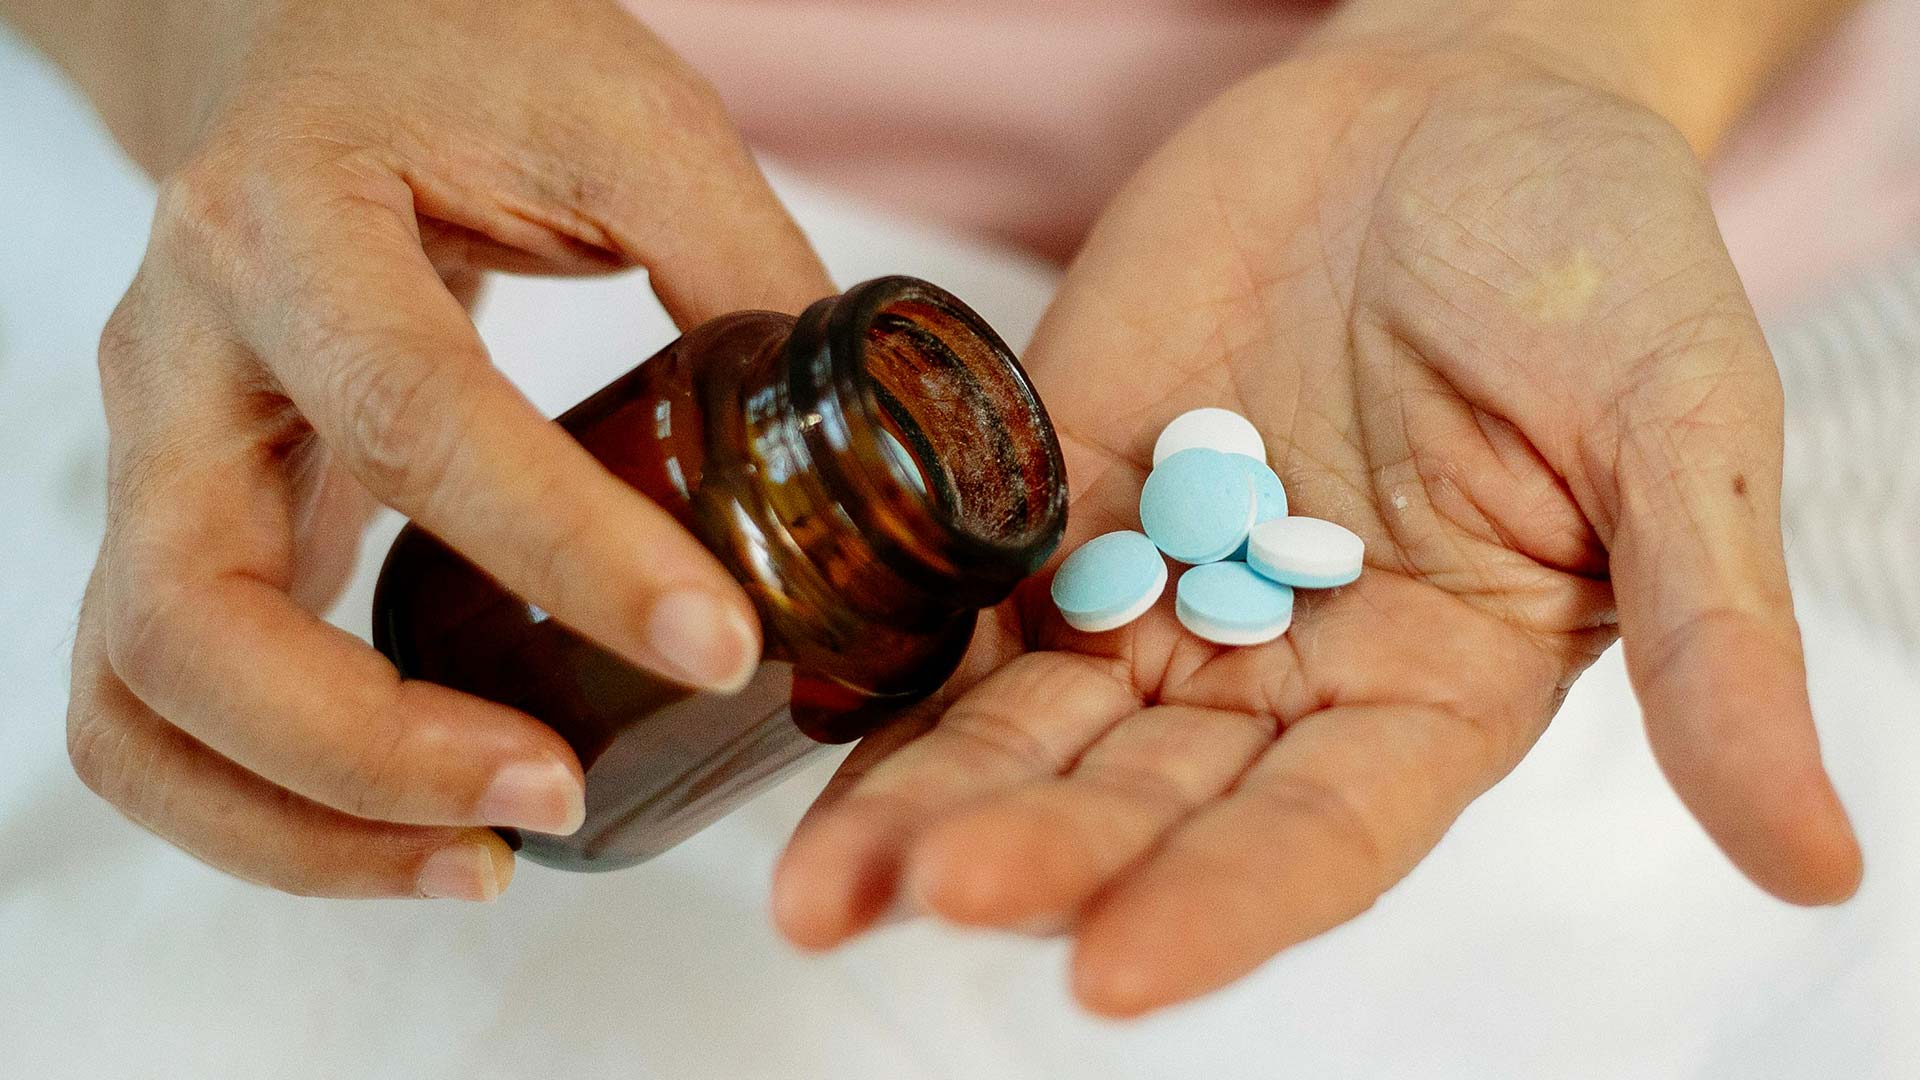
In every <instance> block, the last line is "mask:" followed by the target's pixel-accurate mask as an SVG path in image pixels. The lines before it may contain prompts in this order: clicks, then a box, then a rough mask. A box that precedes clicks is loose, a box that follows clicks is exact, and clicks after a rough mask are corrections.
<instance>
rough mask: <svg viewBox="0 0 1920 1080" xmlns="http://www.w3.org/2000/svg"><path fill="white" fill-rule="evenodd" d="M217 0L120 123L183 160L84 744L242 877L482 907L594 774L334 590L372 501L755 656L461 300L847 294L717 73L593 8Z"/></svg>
mask: <svg viewBox="0 0 1920 1080" xmlns="http://www.w3.org/2000/svg"><path fill="white" fill-rule="evenodd" d="M180 7H182V6H181V5H173V6H167V7H165V8H164V10H168V11H171V10H174V9H176V8H180ZM186 7H191V5H188V6H186ZM201 7H203V8H206V9H208V11H209V12H212V13H213V14H217V15H218V16H219V17H209V18H206V19H205V20H203V21H201V22H199V23H195V24H192V25H181V26H177V27H174V28H173V29H172V31H171V33H172V36H171V37H168V38H164V39H158V40H155V41H152V42H150V43H149V44H148V47H147V54H149V56H148V58H149V59H150V61H151V62H152V64H154V65H155V66H156V67H158V68H161V69H164V70H165V71H167V72H174V73H178V72H190V73H192V77H191V78H188V79H185V80H184V81H181V80H168V79H155V80H150V82H151V84H152V85H155V86H166V87H170V88H171V89H172V91H173V92H174V93H173V96H171V97H169V96H165V95H161V96H156V97H154V98H153V99H152V100H148V101H145V102H144V108H145V109H146V112H144V113H139V114H128V113H126V112H121V113H118V114H115V113H112V112H111V111H110V114H109V115H110V119H111V120H112V121H113V123H114V127H115V128H116V130H117V131H119V132H121V133H122V135H123V137H124V138H126V139H127V142H128V145H129V147H130V149H132V150H133V151H134V153H135V154H136V156H138V157H140V158H141V159H142V161H143V162H144V163H145V164H147V165H148V166H149V167H151V168H153V169H154V170H155V171H156V172H160V173H163V174H165V178H164V180H163V183H162V192H161V197H160V203H159V211H158V215H157V218H156V220H155V223H154V227H153V235H152V240H151V244H150V247H149V249H148V252H147V256H146V259H145V262H144V264H143V265H142V267H141V269H140V272H139V275H138V277H137V279H136V280H135V281H134V283H133V285H132V287H131V289H130V290H129V292H128V293H127V296H126V299H125V300H124V301H123V302H122V304H121V305H120V307H119V309H118V310H117V311H116V312H115V314H114V316H113V318H112V320H111V322H110V324H109V326H108V327H107V331H106V334H105V337H104V340H103V342H102V346H101V351H100V366H101V377H102V384H103V390H104V394H105V399H106V410H107V418H108V424H109V428H110V430H111V455H110V464H109V471H110V479H111V493H110V500H109V524H108V531H107V537H106V541H105V543H104V546H103V547H102V550H101V554H100V560H99V564H98V566H97V568H96V570H95V572H94V575H93V580H92V583H91V586H90V588H89V589H88V592H87V599H86V603H85V607H84V610H83V612H82V615H81V620H80V628H79V631H78V636H77V641H76V649H75V657H74V680H73V682H74V688H73V698H72V707H71V711H70V715H69V722H68V731H69V746H70V750H71V753H72V757H73V761H74V765H75V767H76V768H77V770H78V772H79V774H80V775H81V777H82V778H83V779H85V781H86V782H87V783H88V785H89V786H91V787H92V788H94V789H95V790H96V791H98V792H100V793H101V794H102V795H104V796H105V797H106V798H107V799H108V800H110V801H111V802H113V803H115V804H116V805H117V806H119V807H120V809H121V810H123V811H124V812H126V813H127V814H128V815H129V816H130V817H132V818H133V819H134V820H136V821H138V822H140V823H141V824H143V825H146V826H147V827H149V828H151V829H152V830H154V831H155V832H157V833H159V834H160V835H161V836H163V837H165V838H167V839H169V840H171V841H173V842H174V843H176V844H178V845H180V846H181V847H183V848H185V849H187V850H188V851H190V852H192V853H193V854H195V855H198V856H199V857H201V858H202V859H205V860H206V861H208V862H211V863H213V864H214V865H216V866H219V867H222V868H224V869H226V870H229V871H231V872H233V873H235V874H238V875H240V876H243V877H246V878H250V879H253V880H256V881H259V882H264V883H266V884H269V885H272V886H276V887H278V888H282V889H286V890H290V891H294V892H299V893H312V894H323V895H334V896H416V895H428V896H448V897H461V898H468V899H485V898H490V897H492V896H493V895H495V894H497V893H498V891H499V889H500V888H502V887H503V886H504V885H505V883H506V880H507V878H508V877H509V876H510V874H511V867H512V857H511V855H510V853H509V852H508V851H507V849H506V847H505V845H504V843H503V842H502V841H501V840H500V839H499V837H497V836H496V835H494V834H493V833H492V832H491V831H490V830H488V829H486V828H483V827H482V826H488V825H501V826H517V827H524V828H530V829H535V830H539V831H545V832H567V831H570V830H571V829H573V828H575V827H577V826H578V824H579V822H580V819H581V814H582V791H581V776H580V767H579V764H578V762H577V761H576V760H575V758H574V755H573V754H572V752H571V750H570V749H569V748H568V746H567V744H566V743H565V742H564V741H563V740H562V739H561V738H560V737H559V736H558V735H556V734H555V733H554V732H553V731H551V730H550V729H548V728H546V727H545V726H543V725H541V724H539V723H537V722H536V721H534V720H533V719H531V718H529V717H527V716H525V715H523V714H521V713H518V712H516V711H514V710H512V709H508V708H505V707H502V706H498V705H494V704H490V703H487V702H483V701H480V700H477V699H474V698H470V697H467V696H464V695H462V694H458V693H455V692H453V691H451V690H446V689H443V688H439V687H434V686H429V685H425V684H420V683H412V682H404V683H403V682H402V681H401V680H400V679H399V677H398V676H397V675H396V673H395V671H394V669H393V667H392V666H391V665H389V664H388V663H387V662H386V661H385V660H384V659H383V658H381V657H380V656H379V655H378V654H377V653H375V652H374V651H373V650H372V649H370V648H369V647H367V646H366V645H365V644H363V643H361V642H359V641H358V640H356V639H354V638H353V637H352V636H351V635H348V634H346V633H344V632H342V631H339V630H336V629H334V628H333V627H330V626H329V625H327V624H326V623H324V622H322V621H321V620H320V618H319V617H318V616H317V615H316V614H315V612H316V611H317V610H319V609H320V608H321V607H323V606H324V605H325V604H326V602H327V601H328V598H329V597H331V596H332V595H333V594H334V593H335V592H336V591H337V589H338V587H339V585H340V584H341V582H342V581H343V579H344V576H345V574H346V571H347V570H348V569H349V567H350V565H351V562H352V558H353V555H354V551H355V549H356V547H357V545H358V540H359V536H360V531H361V528H362V526H363V525H364V523H365V520H366V515H367V513H368V511H369V510H370V508H371V506H372V505H373V500H375V499H377V500H379V501H382V502H385V503H386V504H387V505H389V506H392V507H395V508H396V509H398V510H400V511H402V512H403V513H405V514H407V515H408V516H409V517H411V518H413V519H414V520H415V521H417V522H419V523H420V524H422V525H423V526H424V527H426V528H427V529H429V530H431V531H432V532H434V533H435V534H437V535H438V536H440V537H441V538H442V539H444V540H445V541H447V542H448V543H449V544H451V545H452V546H453V547H455V548H457V549H459V550H460V551H461V552H463V553H464V554H466V555H467V556H468V557H469V558H471V559H472V560H473V561H475V562H476V563H478V564H479V565H480V566H481V567H482V568H484V569H485V570H487V571H488V572H489V573H491V574H492V575H493V576H494V577H496V578H497V579H498V580H500V581H501V582H502V583H504V584H505V585H506V586H507V587H509V588H511V589H512V590H514V591H515V592H516V593H518V594H520V595H522V596H525V597H527V598H528V599H529V600H530V601H532V602H534V603H537V604H539V605H540V606H541V607H543V608H546V609H547V610H549V611H551V612H553V613H554V615H555V616H556V617H558V618H560V619H562V620H564V621H566V622H567V623H569V624H571V625H572V626H574V627H575V628H576V629H579V630H581V631H582V632H584V633H586V634H587V635H589V636H591V637H593V638H595V639H597V640H598V641H600V642H601V643H603V644H605V645H607V646H608V647H610V648H612V649H614V650H616V651H618V652H619V653H621V654H622V655H624V656H626V657H627V658H629V659H630V660H632V661H633V662H635V663H637V664H640V665H642V666H645V667H648V668H651V669H653V670H656V671H659V672H662V673H664V674H666V675H668V676H670V677H673V678H676V679H679V680H682V681H684V682H687V683H690V684H695V685H702V686H725V685H728V684H731V683H734V682H736V681H738V680H739V679H741V678H742V677H743V676H744V675H745V674H746V673H748V672H750V670H751V668H752V666H753V664H754V663H755V662H756V661H757V658H758V652H759V648H758V636H757V630H756V627H755V622H754V619H753V613H752V608H751V606H750V605H749V604H748V602H747V600H746V597H745V596H744V594H742V593H741V591H740V590H739V589H738V587H737V586H736V585H735V584H734V582H733V581H732V579H731V578H730V577H729V576H728V575H727V573H726V572H725V570H724V569H723V568H722V567H721V566H720V565H719V564H718V562H717V561H715V560H714V559H713V558H712V556H710V555H709V554H708V553H707V552H706V551H705V549H703V548H702V547H701V546H700V545H699V543H698V542H697V541H695V540H694V539H693V538H692V537H691V536H690V535H688V534H687V533H685V532H684V531H683V530H681V529H680V528H679V527H678V526H677V525H676V524H675V523H674V522H673V520H672V519H671V518H670V517H669V516H668V515H667V514H666V513H665V512H664V511H663V510H661V509H660V508H658V507H656V506H654V505H653V504H652V503H650V502H648V501H647V500H646V499H644V498H643V497H641V496H640V495H638V494H637V493H635V492H634V491H633V490H631V489H630V488H628V487H627V486H626V485H625V484H623V483H621V482H620V481H619V480H617V479H616V478H614V477H613V476H612V475H611V474H610V473H608V472H607V471H606V470H604V469H603V468H601V467H600V466H599V465H598V464H597V463H595V462H594V461H593V460H592V459H591V458H590V457H589V456H588V455H587V454H586V452H585V451H584V450H582V449H581V448H580V447H579V446H578V445H577V444H576V443H574V442H573V441H571V440H570V439H568V438H567V437H566V436H565V435H564V434H562V433H561V431H560V430H559V428H557V427H556V426H554V425H552V424H550V423H548V422H547V421H546V420H544V419H543V418H542V417H541V415H540V414H539V412H538V411H536V410H535V408H534V407H533V406H532V404H530V403H529V402H528V401H527V400H526V399H525V398H524V397H522V396H521V395H520V394H519V393H518V392H517V391H516V390H515V389H514V388H513V387H512V386H511V385H510V384H509V383H508V382H507V381H506V380H505V379H504V378H503V377H502V376H501V375H500V374H499V373H498V372H497V371H496V370H495V369H494V368H493V367H492V365H491V364H490V362H489V359H488V356H487V352H486V350H485V348H484V347H483V346H482V344H481V342H480V339H479V338H478V336H477V335H476V334H475V332H474V328H473V325H472V323H471V322H470V321H469V319H468V316H467V312H466V310H465V309H464V308H463V304H462V301H463V300H470V299H471V297H472V295H473V292H474V290H475V289H476V287H477V286H478V284H479V281H480V275H481V274H482V273H484V272H485V271H489V270H496V269H499V270H510V271H520V272H536V273H592V272H598V271H605V270H614V269H619V268H624V267H628V266H634V265H640V266H644V267H646V268H647V269H648V271H649V272H650V274H651V278H652V285H653V289H654V291H655V293H656V294H657V295H658V296H659V298H660V299H661V300H662V301H663V302H664V303H665V305H666V306H667V308H668V310H669V311H670V312H671V314H672V315H673V316H674V318H675V319H676V320H677V321H678V322H679V323H680V324H681V325H683V326H685V325H690V324H692V323H695V322H699V321H701V320H703V319H705V318H708V317H710V316H713V315H717V314H720V313H722V312H726V311H731V310H735V309H740V308H751V307H771V308H785V309H789V310H798V308H799V306H801V305H803V304H804V303H806V302H807V301H809V300H811V299H813V298H815V297H817V296H821V295H825V294H826V293H828V292H830V291H831V289H830V286H829V284H828V282H827V280H826V277H825V274H824V272H823V271H822V269H821V267H820V265H819V263H818V261H817V260H816V259H815V257H814V255H813V253H812V252H811V250H810V249H809V248H808V247H807V244H806V242H805V240H804V239H803V238H802V237H801V235H800V233H799V231H798V230H797V229H796V228H795V226H794V225H793V223H792V222H791V221H790V220H789V219H788V218H787V216H786V214H785V212H784V211H783V210H782V209H781V207H780V206H779V204H778V202H777V201H776V200H775V198H774V196H773V194H772V193H771V192H770V191H769V189H768V188H767V185H766V183H765V181H764V179H763V178H762V177H761V176H760V174H759V172H758V171H757V169H756V167H755V165H754V163H753V161H752V159H751V157H750V156H749V155H748V153H747V151H746V150H745V149H744V148H743V146H742V144H741V142H740V140H739V139H738V137H737V136H736V135H735V133H734V132H733V130H732V128H731V127H730V125H729V124H728V122H727V119H726V117H725V115H724V114H723V112H722V110H721V109H720V107H719V106H718V104H717V103H716V99H715V98H714V96H713V94H712V92H711V91H710V90H709V89H708V88H707V87H705V86H704V85H703V84H702V83H701V82H700V81H699V80H698V79H697V78H696V77H695V76H694V75H692V74H691V73H690V72H689V71H688V70H687V69H686V68H685V67H684V66H682V65H681V64H680V63H679V62H678V61H677V60H676V59H675V58H674V57H672V56H671V55H669V54H668V53H667V51H666V50H665V49H664V48H663V47H662V46H661V45H660V44H659V43H658V42H657V41H655V40H654V39H653V38H652V37H651V36H649V35H648V34H647V32H646V31H645V30H644V29H643V28H641V27H640V26H639V25H638V24H636V23H635V22H634V21H633V20H632V19H631V18H630V17H629V16H627V15H626V14H624V13H623V12H621V11H620V10H618V9H617V8H616V7H615V6H614V5H613V4H612V3H610V2H602V0H589V2H585V3H582V2H578V0H537V2H529V3H514V4H480V3H467V2H455V0H337V2H330V3H324V4H287V3H268V2H260V0H227V2H224V3H216V4H210V5H201ZM155 10H163V9H161V8H156V9H155ZM135 81H139V80H135Z"/></svg>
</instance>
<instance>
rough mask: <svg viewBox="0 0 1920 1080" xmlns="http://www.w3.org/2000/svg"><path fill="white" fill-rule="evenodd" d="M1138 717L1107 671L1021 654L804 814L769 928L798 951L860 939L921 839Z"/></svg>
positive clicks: (1065, 658) (781, 870)
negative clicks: (950, 816)
mask: <svg viewBox="0 0 1920 1080" xmlns="http://www.w3.org/2000/svg"><path fill="white" fill-rule="evenodd" d="M1139 708H1140V698H1139V695H1138V694H1137V693H1136V692H1135V691H1134V689H1133V687H1132V686H1131V685H1130V684H1128V683H1127V682H1125V681H1124V679H1123V678H1122V677H1121V676H1120V675H1119V674H1117V668H1116V665H1115V664H1114V662H1112V661H1101V660H1095V659H1092V658H1089V657H1084V656H1076V655H1072V654H1068V653H1029V654H1027V655H1025V656H1022V657H1020V658H1019V659H1017V660H1014V661H1013V662H1011V663H1009V664H1007V665H1006V666H1005V667H1004V668H1002V669H1001V670H999V671H997V672H995V673H994V674H993V675H991V676H989V677H988V678H987V679H985V680H983V681H982V682H981V683H980V684H979V685H978V686H976V687H974V688H973V690H972V691H970V692H969V693H967V694H966V695H964V696H963V697H962V698H961V699H960V700H959V701H957V702H955V703H954V705H953V707H952V708H951V709H950V710H948V712H947V714H946V715H945V716H943V717H942V718H941V720H940V722H939V724H938V725H937V726H935V727H934V728H933V729H932V730H931V731H929V732H927V733H926V734H925V735H923V736H921V737H920V738H918V739H916V740H914V741H913V742H911V743H909V744H908V745H906V746H904V747H902V748H901V749H899V750H897V751H894V752H893V753H891V754H889V755H887V756H886V757H885V758H884V759H883V760H880V761H879V762H878V764H874V765H872V767H871V770H870V771H868V772H866V773H865V774H864V775H860V776H859V777H858V778H857V779H856V780H854V781H853V782H852V783H850V784H847V785H845V786H844V789H843V790H842V791H840V792H838V793H836V794H835V796H834V797H833V798H832V799H831V800H830V801H827V802H824V803H822V804H821V805H819V806H818V807H817V808H816V809H815V810H814V811H812V812H810V813H809V814H808V815H807V818H806V819H805V820H803V821H802V822H801V825H800V827H799V828H798V829H797V830H796V831H795V833H794V837H793V841H792V842H791V843H790V844H789V845H788V846H787V850H786V852H785V854H783V855H782V856H781V859H780V865H779V867H778V868H777V870H776V871H775V874H774V890H773V910H774V920H775V922H776V923H778V925H779V927H780V929H781V931H782V932H783V933H785V934H786V935H787V937H788V938H789V939H791V940H792V941H793V942H794V943H795V944H798V945H801V946H803V947H806V948H826V947H829V946H832V945H835V944H838V943H839V942H841V941H844V940H845V939H846V938H848V937H850V936H852V935H853V934H856V933H858V932H859V931H861V930H862V929H865V928H866V927H867V926H869V925H871V923H872V922H873V920H874V919H876V918H878V917H879V916H880V915H881V914H883V913H884V912H885V911H886V910H887V909H888V907H889V906H890V905H891V904H892V903H893V902H894V900H895V897H896V895H897V893H898V889H899V879H900V872H901V869H902V865H903V859H904V856H905V853H906V851H907V849H908V848H909V847H910V846H911V844H912V842H913V840H914V838H915V837H916V836H917V835H918V834H919V833H920V831H921V830H922V829H924V828H925V827H926V826H927V825H929V824H930V823H932V822H934V821H936V820H938V819H939V818H940V817H941V816H942V815H944V814H946V813H949V812H952V811H953V810H955V809H958V808H960V807H963V806H965V805H967V804H968V803H970V802H971V801H972V800H974V799H976V798H978V797H980V796H981V795H983V794H985V793H987V792H991V791H995V790H1000V789H1003V788H1006V787H1008V786H1010V785H1013V784H1017V783H1019V782H1021V781H1024V780H1029V779H1032V778H1034V777H1039V776H1053V775H1057V774H1058V773H1059V772H1060V771H1061V770H1063V769H1065V768H1067V766H1068V765H1069V764H1070V763H1071V762H1072V761H1073V759H1074V758H1075V757H1076V756H1077V755H1078V754H1079V753H1080V752H1081V751H1082V750H1083V749H1084V748H1085V747H1086V746H1087V745H1089V744H1090V743H1092V742H1093V741H1094V739H1095V738H1097V737H1098V736H1099V735H1100V733H1101V732H1102V731H1105V730H1106V729H1107V728H1108V727H1109V726H1111V725H1112V724H1113V723H1114V722H1115V721H1117V720H1119V719H1120V718H1121V717H1122V716H1125V715H1127V714H1128V713H1131V712H1134V711H1137V710H1138V709H1139Z"/></svg>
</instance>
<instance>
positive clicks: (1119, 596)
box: [1053, 532, 1167, 634]
mask: <svg viewBox="0 0 1920 1080" xmlns="http://www.w3.org/2000/svg"><path fill="white" fill-rule="evenodd" d="M1166 588H1167V562H1166V560H1165V559H1162V558H1161V557H1160V549H1159V548H1157V547H1155V546H1154V545H1153V541H1151V540H1149V539H1147V538H1146V537H1145V536H1143V535H1142V534H1140V533H1137V532H1110V533H1107V534H1106V535H1104V536H1096V537H1094V538H1093V539H1092V540H1089V541H1087V542H1086V543H1085V544H1084V545H1082V546H1081V547H1080V549H1079V550H1078V551H1075V552H1074V553H1073V554H1071V555H1069V556H1067V560H1066V561H1065V562H1063V563H1061V564H1060V569H1059V571H1058V572H1057V573H1055V574H1054V575H1053V602H1054V605H1055V606H1056V607H1058V608H1059V609H1060V614H1061V616H1062V617H1064V618H1065V619H1066V620H1067V625H1068V626H1071V627H1073V628H1074V629H1075V630H1084V631H1086V632H1088V633H1096V634H1097V633H1100V632H1102V631H1105V630H1117V629H1119V628H1120V627H1122V626H1125V625H1127V624H1128V623H1130V622H1132V621H1133V620H1135V619H1137V618H1139V617H1140V616H1142V615H1144V614H1146V613H1147V610H1148V609H1149V608H1151V607H1153V605H1154V601H1156V600H1158V599H1160V594H1161V593H1162V592H1164V591H1166Z"/></svg>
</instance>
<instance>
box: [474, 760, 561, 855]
mask: <svg viewBox="0 0 1920 1080" xmlns="http://www.w3.org/2000/svg"><path fill="white" fill-rule="evenodd" d="M478 810H479V814H480V820H482V821H484V822H486V823H487V824H489V825H506V826H510V827H512V828H515V829H526V830H528V831H530V832H538V833H551V834H553V835H556V836H565V835H567V834H569V833H572V832H574V831H575V830H577V829H579V828H580V823H581V822H582V821H584V820H585V819H586V816H587V805H586V794H585V792H584V791H582V790H581V787H580V781H578V780H576V779H574V776H573V770H572V769H569V768H567V767H566V766H565V765H563V764H561V763H560V762H558V761H553V760H551V759H549V760H547V761H516V762H514V763H513V764H511V765H508V766H506V767H505V768H503V769H501V770H500V771H499V772H497V773H495V774H494V777H493V782H492V783H491V784H488V785H487V790H486V793H485V794H483V795H481V796H480V805H479V807H478Z"/></svg>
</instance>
